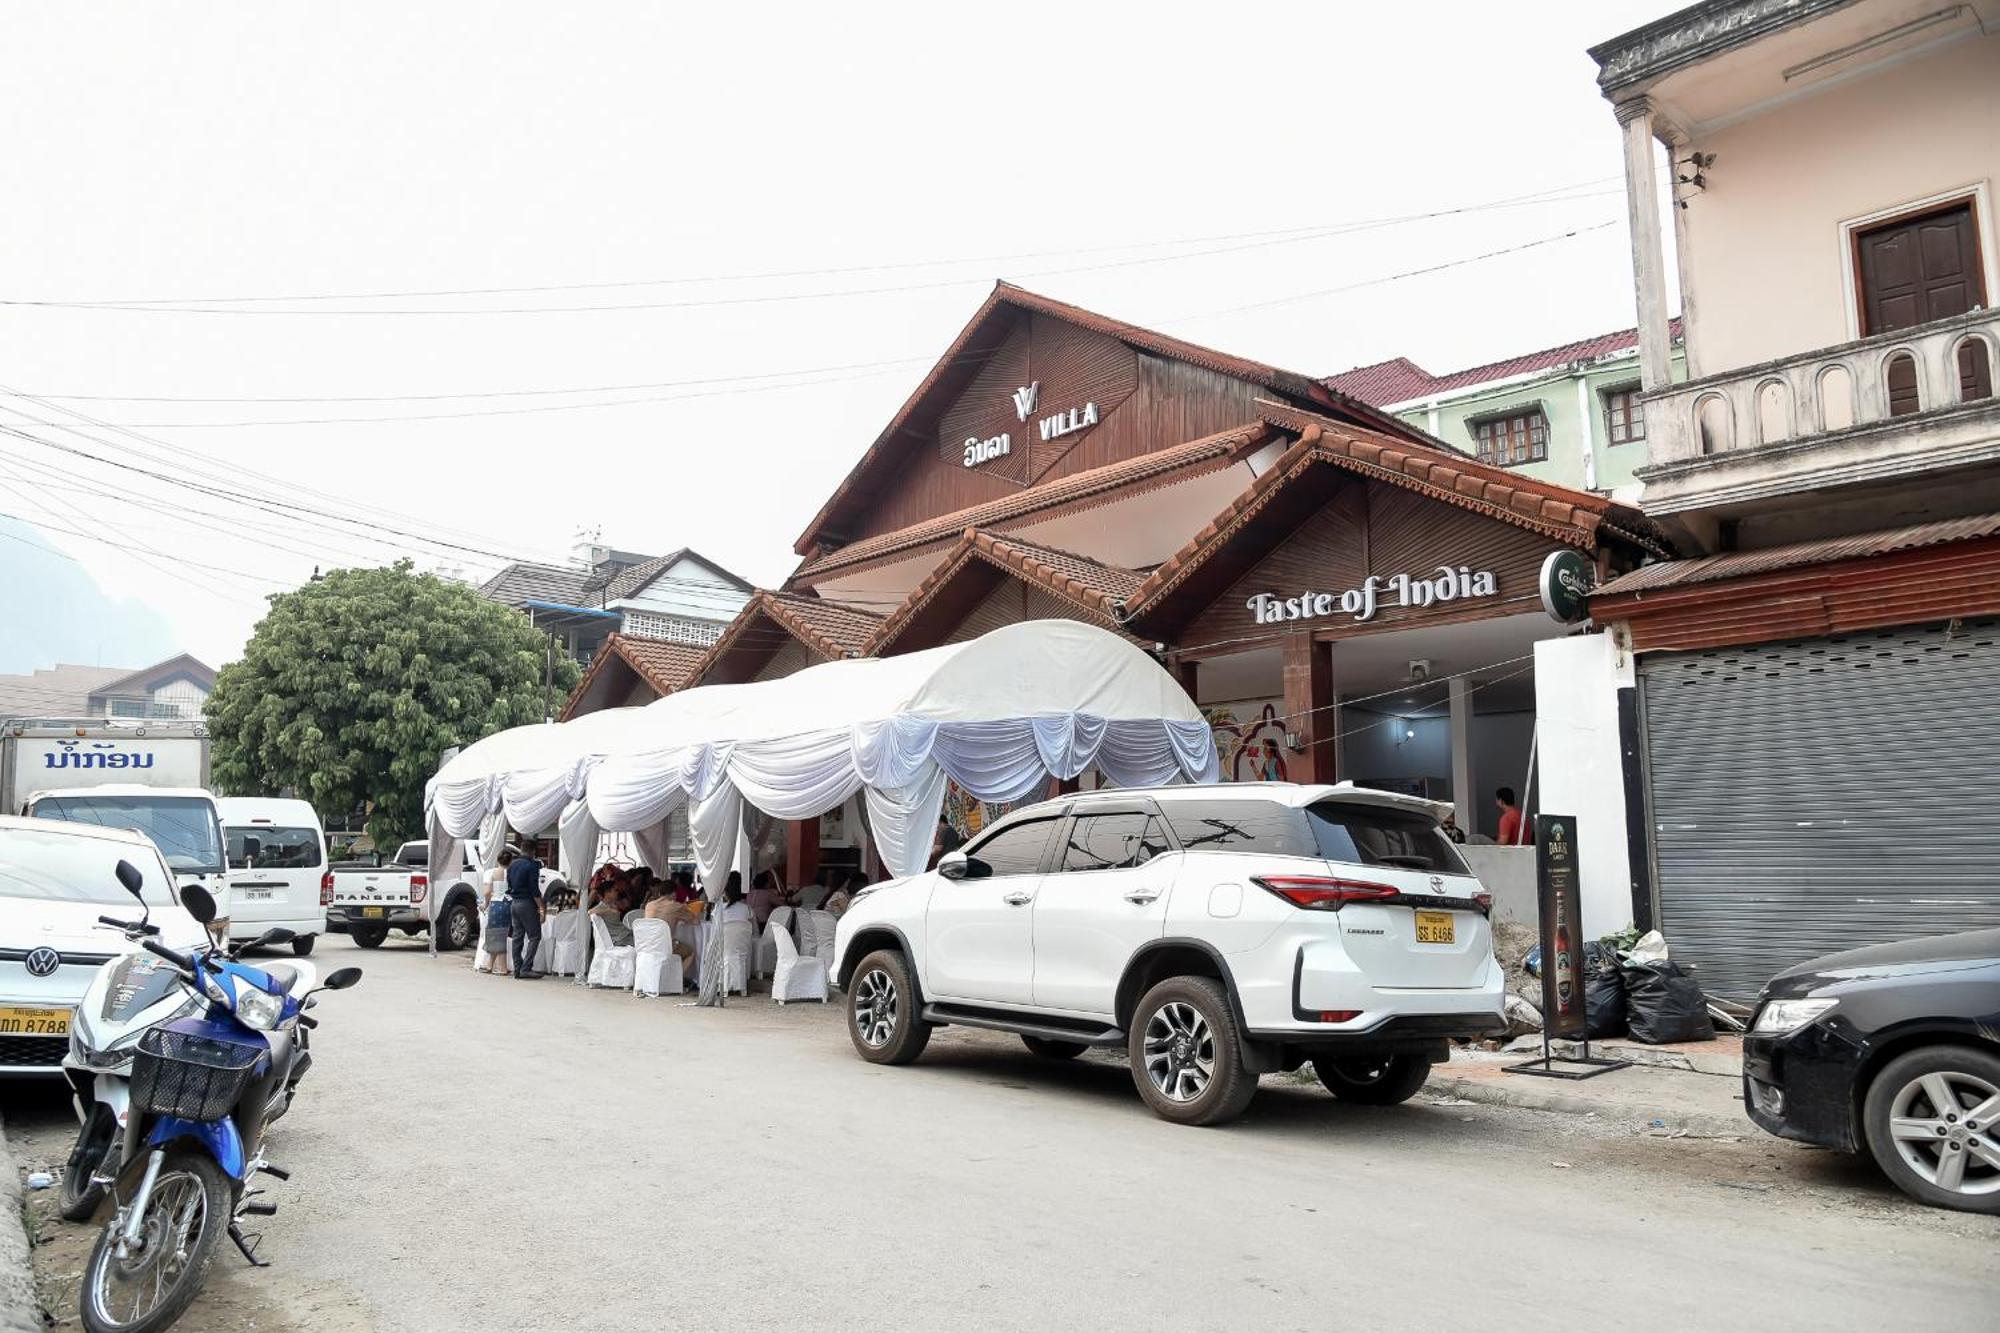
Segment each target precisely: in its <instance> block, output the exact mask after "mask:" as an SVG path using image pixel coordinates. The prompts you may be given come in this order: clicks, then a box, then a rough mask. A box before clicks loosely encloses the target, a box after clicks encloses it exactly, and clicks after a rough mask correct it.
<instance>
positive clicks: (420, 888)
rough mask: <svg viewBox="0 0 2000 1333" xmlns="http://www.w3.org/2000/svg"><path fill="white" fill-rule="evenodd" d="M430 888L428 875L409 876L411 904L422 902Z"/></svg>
mask: <svg viewBox="0 0 2000 1333" xmlns="http://www.w3.org/2000/svg"><path fill="white" fill-rule="evenodd" d="M430 887H431V877H430V876H429V875H412V876H410V901H411V902H412V903H420V902H422V901H423V900H424V894H425V893H427V892H429V891H430Z"/></svg>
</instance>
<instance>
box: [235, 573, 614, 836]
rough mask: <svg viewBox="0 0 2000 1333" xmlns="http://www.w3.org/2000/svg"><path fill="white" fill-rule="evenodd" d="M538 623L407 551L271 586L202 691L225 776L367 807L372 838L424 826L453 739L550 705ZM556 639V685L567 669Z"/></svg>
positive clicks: (263, 788)
mask: <svg viewBox="0 0 2000 1333" xmlns="http://www.w3.org/2000/svg"><path fill="white" fill-rule="evenodd" d="M547 650H548V641H547V639H546V637H545V636H544V635H543V634H542V633H540V632H539V631H538V630H536V629H535V628H534V627H533V626H532V625H530V624H529V623H528V621H527V620H526V618H524V617H523V616H522V615H521V614H520V613H519V612H517V611H513V610H510V609H509V608H507V607H504V606H501V605H499V604H498V603H496V602H489V601H487V600H486V599H485V598H484V597H481V596H480V595H479V594H478V593H477V592H474V591H473V590H472V589H471V588H469V587H467V586H465V585H464V584H460V583H448V582H445V581H444V580H442V579H439V578H437V577H435V576H434V575H430V574H417V573H414V572H413V571H412V570H411V568H410V563H409V562H408V561H402V562H400V563H398V564H396V565H394V566H391V567H389V568H386V569H341V570H335V571H334V572H333V573H331V574H328V575H326V576H325V577H323V578H319V579H316V580H314V581H313V582H311V583H308V584H307V585H305V586H304V587H303V588H300V589H299V590H298V591H296V592H287V593H279V594H277V595H276V596H273V597H272V598H271V609H270V610H269V611H268V612H267V613H266V614H265V616H264V618H263V619H262V620H260V621H259V622H258V623H257V628H256V630H255V631H254V632H253V633H252V634H251V636H250V643H249V645H248V647H246V648H245V649H244V653H243V657H242V658H241V660H239V661H235V662H232V663H230V664H229V665H228V666H226V667H224V668H223V669H222V671H221V672H220V673H219V674H218V675H217V677H216V681H215V693H214V695H213V696H212V697H211V698H210V699H209V701H208V720H209V730H210V735H211V737H212V741H211V745H212V749H211V757H212V759H213V767H214V774H215V781H216V783H217V785H218V786H220V787H221V788H222V790H224V791H228V792H233V793H238V794H244V795H247V794H252V793H257V794H264V795H271V794H275V793H277V792H279V791H282V790H284V789H286V788H290V789H292V790H293V791H295V792H297V793H298V794H300V795H301V796H303V797H305V798H306V799H307V800H310V801H311V802H312V803H313V805H314V806H315V807H316V808H317V809H318V810H319V811H320V813H321V815H322V816H325V817H336V816H340V815H344V814H346V813H347V812H348V811H350V810H353V809H355V808H356V807H357V806H359V805H362V804H364V803H365V804H368V805H370V806H371V807H372V814H371V816H370V818H369V821H368V833H369V836H371V837H372V838H374V839H375V842H376V845H377V846H389V845H393V844H394V843H396V842H397V841H399V840H401V839H403V838H407V837H409V836H412V835H415V834H419V833H420V830H421V829H422V827H423V808H424V783H425V782H427V781H429V780H430V778H431V776H432V774H434V773H435V772H436V771H437V766H438V759H439V757H440V755H441V754H442V753H443V751H444V750H445V749H447V748H448V747H450V746H453V745H469V744H471V743H472V742H473V741H476V740H478V739H479V738H480V737H482V736H486V735H489V734H491V733H493V732H495V731H500V730H503V729H504V728H507V727H512V726H518V725H520V724H522V723H527V722H540V721H542V720H543V717H544V715H545V712H546V710H547V707H548V700H549V698H550V697H551V696H550V695H549V694H548V693H545V691H544V688H543V671H544V666H545V654H546V653H547ZM578 675H579V672H578V670H577V666H576V663H575V662H573V661H571V660H570V659H569V658H568V657H567V656H566V655H563V654H558V655H557V658H556V662H555V666H554V672H553V684H554V696H553V697H555V698H557V699H560V698H562V697H563V696H564V695H566V694H567V693H568V692H569V690H570V689H571V687H572V686H574V685H575V684H576V681H577V677H578Z"/></svg>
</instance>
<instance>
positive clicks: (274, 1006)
mask: <svg viewBox="0 0 2000 1333" xmlns="http://www.w3.org/2000/svg"><path fill="white" fill-rule="evenodd" d="M284 1012H285V1002H284V1000H283V999H282V998H281V997H279V996H276V995H273V994H271V992H269V991H266V990H259V989H257V987H255V986H251V985H247V984H246V985H242V986H239V987H237V990H236V1016H237V1017H238V1018H240V1019H242V1020H243V1025H244V1026H245V1027H249V1028H254V1029H256V1030H257V1031H259V1032H269V1031H270V1030H271V1029H272V1028H274V1027H276V1026H278V1017H279V1015H281V1014H283V1013H284Z"/></svg>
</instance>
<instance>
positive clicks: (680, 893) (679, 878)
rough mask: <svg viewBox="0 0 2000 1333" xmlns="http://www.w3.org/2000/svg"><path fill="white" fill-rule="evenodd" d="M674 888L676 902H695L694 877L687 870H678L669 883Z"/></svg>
mask: <svg viewBox="0 0 2000 1333" xmlns="http://www.w3.org/2000/svg"><path fill="white" fill-rule="evenodd" d="M668 882H669V883H670V884H672V886H673V890H674V901H675V902H677V903H685V902H693V901H694V876H692V875H690V874H688V872H687V871H685V870H676V871H675V872H674V875H673V878H672V879H671V880H670V881H668Z"/></svg>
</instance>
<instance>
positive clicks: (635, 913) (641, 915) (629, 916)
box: [624, 907, 646, 930]
mask: <svg viewBox="0 0 2000 1333" xmlns="http://www.w3.org/2000/svg"><path fill="white" fill-rule="evenodd" d="M645 918H646V909H645V908H643V907H635V908H633V909H632V910H631V911H629V912H627V913H626V914H625V917H624V920H625V929H627V930H630V929H632V923H633V922H635V921H643V920H645Z"/></svg>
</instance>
